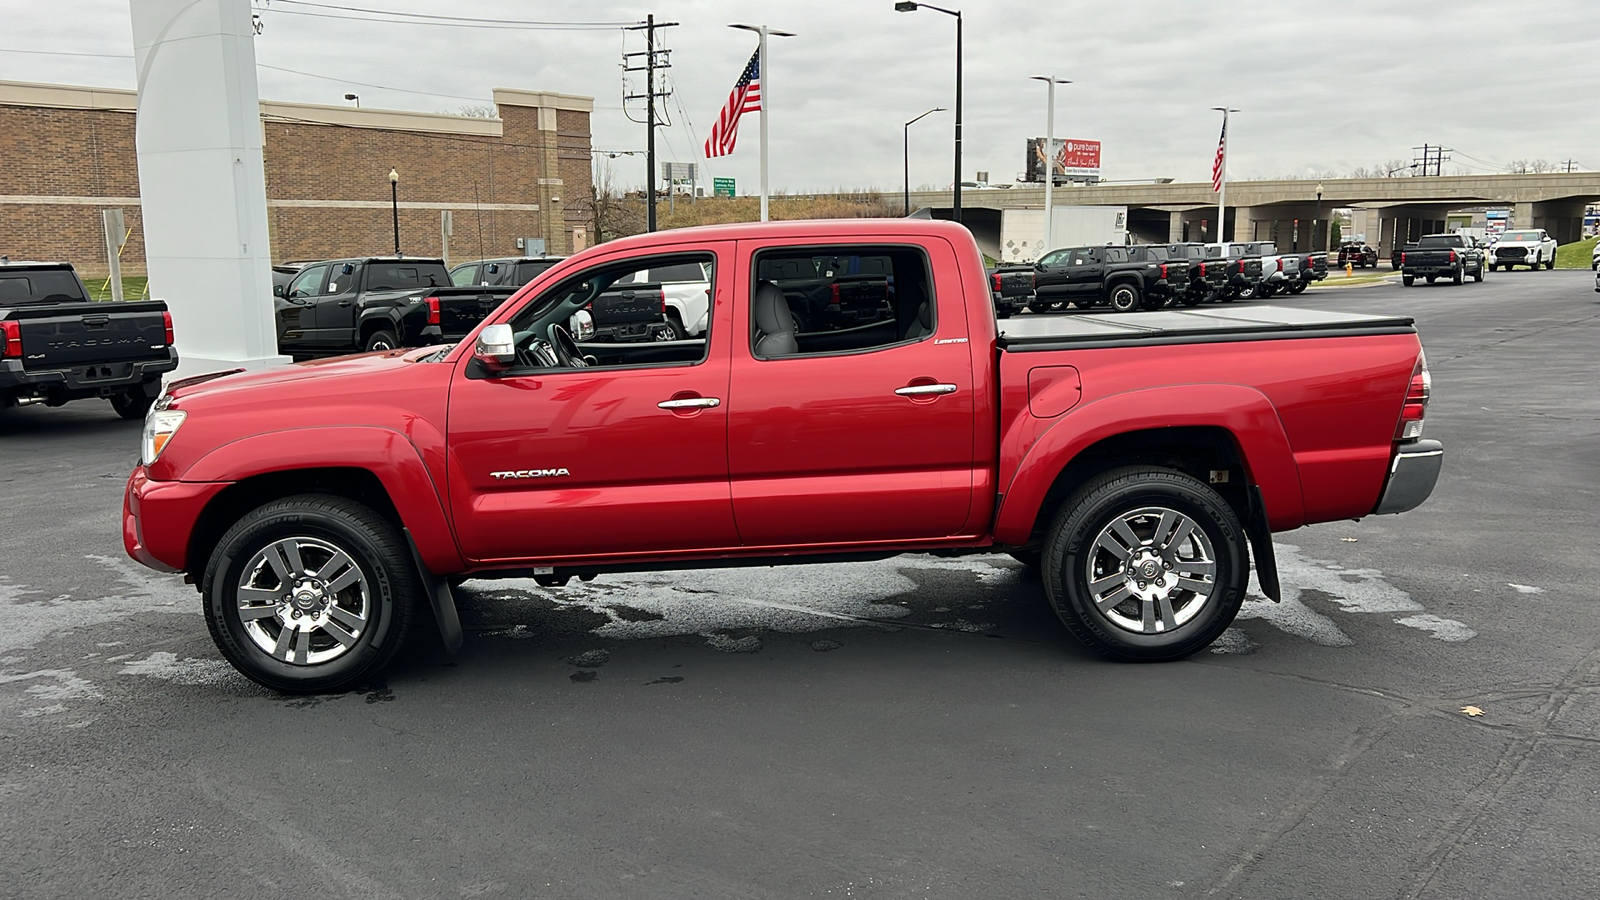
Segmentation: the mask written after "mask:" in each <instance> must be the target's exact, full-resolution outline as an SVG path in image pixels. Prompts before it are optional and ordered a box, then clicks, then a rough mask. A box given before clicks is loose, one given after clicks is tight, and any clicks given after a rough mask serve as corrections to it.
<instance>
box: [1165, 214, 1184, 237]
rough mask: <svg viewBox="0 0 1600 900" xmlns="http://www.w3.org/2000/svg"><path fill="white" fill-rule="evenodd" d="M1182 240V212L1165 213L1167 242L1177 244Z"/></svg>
mask: <svg viewBox="0 0 1600 900" xmlns="http://www.w3.org/2000/svg"><path fill="white" fill-rule="evenodd" d="M1182 241H1183V213H1169V214H1168V215H1167V243H1169V244H1177V243H1181V242H1182Z"/></svg>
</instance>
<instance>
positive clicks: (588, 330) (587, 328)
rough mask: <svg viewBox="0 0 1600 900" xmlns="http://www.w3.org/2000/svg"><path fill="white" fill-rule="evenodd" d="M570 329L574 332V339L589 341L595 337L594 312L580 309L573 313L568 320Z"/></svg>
mask: <svg viewBox="0 0 1600 900" xmlns="http://www.w3.org/2000/svg"><path fill="white" fill-rule="evenodd" d="M568 325H569V326H570V327H569V328H568V330H569V331H570V332H572V338H573V340H578V341H587V340H592V339H593V338H594V314H593V313H590V312H589V311H588V310H587V309H580V310H578V311H577V312H575V313H573V314H572V319H571V320H570V321H569V322H568Z"/></svg>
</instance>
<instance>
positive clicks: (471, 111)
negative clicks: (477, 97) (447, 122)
mask: <svg viewBox="0 0 1600 900" xmlns="http://www.w3.org/2000/svg"><path fill="white" fill-rule="evenodd" d="M456 115H458V116H466V117H468V118H470V119H498V118H500V110H498V109H495V108H494V107H493V106H483V105H479V104H469V105H467V106H463V107H461V108H460V109H457V110H456Z"/></svg>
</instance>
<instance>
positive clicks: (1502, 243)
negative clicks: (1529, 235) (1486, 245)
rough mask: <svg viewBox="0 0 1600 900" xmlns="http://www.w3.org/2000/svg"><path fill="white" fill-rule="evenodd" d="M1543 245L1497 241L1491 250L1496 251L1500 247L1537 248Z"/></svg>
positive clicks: (1529, 242)
mask: <svg viewBox="0 0 1600 900" xmlns="http://www.w3.org/2000/svg"><path fill="white" fill-rule="evenodd" d="M1543 243H1544V242H1543V241H1499V242H1497V243H1496V244H1495V245H1494V247H1493V248H1492V249H1495V250H1498V249H1500V248H1501V247H1538V246H1540V245H1542V244H1543Z"/></svg>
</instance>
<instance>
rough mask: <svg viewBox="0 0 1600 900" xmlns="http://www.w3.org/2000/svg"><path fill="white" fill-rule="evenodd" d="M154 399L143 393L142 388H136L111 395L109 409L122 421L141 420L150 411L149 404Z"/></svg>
mask: <svg viewBox="0 0 1600 900" xmlns="http://www.w3.org/2000/svg"><path fill="white" fill-rule="evenodd" d="M154 402H155V398H154V397H151V396H150V395H149V394H146V393H145V392H144V388H142V387H136V388H133V389H131V390H127V391H123V392H122V393H120V394H112V395H111V408H112V409H113V410H115V411H116V413H117V415H118V416H121V417H122V418H124V419H142V418H144V414H145V413H147V412H149V411H150V404H151V403H154Z"/></svg>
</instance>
